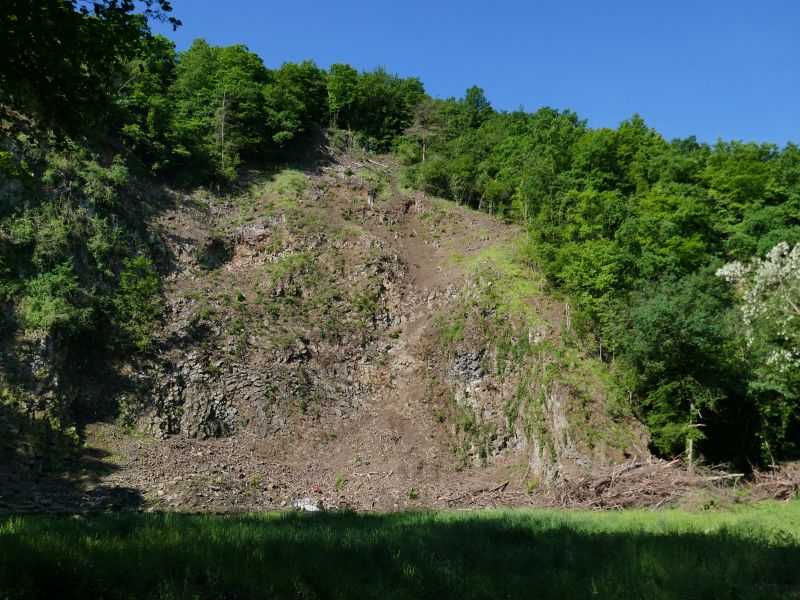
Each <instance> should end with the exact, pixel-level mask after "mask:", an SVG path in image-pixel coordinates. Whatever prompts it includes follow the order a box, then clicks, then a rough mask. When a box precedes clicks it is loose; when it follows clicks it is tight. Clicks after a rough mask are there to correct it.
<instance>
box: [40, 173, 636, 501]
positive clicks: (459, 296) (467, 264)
mask: <svg viewBox="0 0 800 600" xmlns="http://www.w3.org/2000/svg"><path fill="white" fill-rule="evenodd" d="M363 169H364V166H363V164H362V165H360V166H359V165H357V164H355V163H354V160H353V159H352V158H344V159H342V161H341V162H340V163H338V164H336V163H334V164H333V165H332V166H329V167H326V168H324V169H322V170H320V171H312V172H311V174H310V175H302V174H299V173H290V174H289V175H286V174H281V175H279V176H278V178H277V179H276V180H275V181H265V182H263V183H261V184H254V185H253V186H252V188H251V189H250V190H248V191H247V192H245V193H243V194H242V195H240V196H238V197H235V198H216V197H213V196H204V197H203V198H196V197H194V198H193V197H182V198H178V199H177V201H176V203H175V206H174V208H171V209H169V210H168V211H167V212H165V213H164V214H163V215H161V217H160V220H159V222H158V223H157V224H155V225H156V226H157V227H158V228H159V229H160V230H161V231H162V233H163V238H164V239H165V240H166V243H167V246H168V249H169V253H170V254H171V256H172V260H171V261H170V265H171V266H170V270H169V272H168V273H166V274H165V277H164V292H165V301H166V311H165V315H164V320H163V330H162V331H161V333H160V335H159V345H158V353H157V356H156V357H155V359H154V360H152V361H150V362H149V363H147V364H145V365H144V366H142V365H141V364H140V365H137V366H135V367H132V368H131V369H129V370H132V371H133V373H132V374H130V373H129V374H128V377H127V379H128V381H129V384H128V385H127V387H126V389H125V390H124V391H120V390H117V394H118V396H119V398H120V399H121V405H122V419H123V420H124V421H127V422H128V423H129V424H132V425H135V426H136V427H137V428H138V429H139V430H140V431H142V432H145V433H147V434H149V435H151V436H153V437H155V438H158V439H160V440H161V442H158V444H161V445H160V446H158V448H164V449H165V452H167V451H168V449H169V448H172V447H173V446H174V447H175V448H178V447H180V448H184V447H185V445H186V444H190V446H189V447H191V448H195V446H191V444H195V443H198V444H199V443H208V444H211V446H209V448H217V449H218V448H220V447H224V448H225V449H226V450H225V451H226V453H227V454H226V456H227V457H228V458H227V459H226V460H227V461H228V462H227V463H226V464H231V465H233V467H232V469H233V470H235V471H236V473H238V475H237V477H245V475H244V474H245V473H246V472H248V470H250V472H251V473H252V472H253V471H256V470H262V471H263V470H266V468H267V467H266V466H264V465H265V464H266V462H268V461H271V462H270V464H272V465H273V466H272V467H270V468H272V469H273V470H274V469H278V471H279V472H281V473H284V475H282V477H285V479H286V480H292V481H307V482H310V481H316V480H327V481H334V480H336V481H337V482H340V483H337V484H336V485H337V486H345V488H346V489H351V490H358V492H357V493H358V499H357V501H355V500H354V502H356V506H357V507H361V508H372V507H384V508H392V507H396V506H399V505H401V503H402V502H406V501H408V499H409V498H411V497H412V496H413V498H417V497H418V496H419V495H420V494H422V499H421V500H420V502H423V503H426V502H427V503H428V504H435V503H437V502H438V503H441V502H446V501H447V500H446V498H448V497H460V496H459V495H458V494H459V493H460V492H457V490H463V489H468V488H469V487H470V486H471V487H475V486H477V485H483V484H482V483H481V481H486V482H495V483H496V482H497V481H498V480H500V481H501V482H502V480H504V479H505V480H513V482H514V484H513V485H516V486H517V489H518V490H524V489H527V487H528V486H530V485H532V482H533V484H538V483H548V482H552V481H554V480H555V479H558V478H559V477H561V476H563V475H565V474H569V473H573V472H579V471H582V470H586V469H590V468H592V467H594V466H598V465H606V464H609V463H613V462H615V461H619V460H622V459H624V458H625V453H626V452H627V453H630V454H643V453H646V443H645V442H646V440H645V439H644V437H643V435H642V430H641V428H640V427H639V426H638V425H637V424H636V423H635V422H634V421H633V420H632V419H631V418H630V417H629V416H625V415H623V416H618V415H617V416H615V417H613V418H612V416H610V415H609V413H608V411H607V410H606V407H607V402H606V400H607V398H606V394H607V392H606V391H605V390H604V389H603V387H602V385H601V384H600V383H599V382H597V381H594V380H593V376H592V375H591V373H592V371H591V369H590V368H589V367H590V366H592V365H591V364H589V363H588V362H587V361H589V360H590V359H588V358H586V357H584V356H582V355H581V354H580V352H579V351H578V350H575V349H570V348H567V347H565V346H564V345H563V343H562V342H561V340H560V331H561V327H562V325H561V323H560V319H561V315H562V314H563V310H562V308H561V307H560V306H559V305H558V303H556V302H549V301H547V300H546V299H545V298H546V295H545V294H544V292H543V291H542V290H541V289H539V288H537V287H536V283H535V281H536V275H535V272H534V271H533V270H531V269H528V267H526V266H520V265H517V264H513V265H511V264H510V263H509V264H506V263H508V261H509V260H511V259H509V258H508V256H511V255H513V254H514V253H513V248H512V246H513V244H514V243H515V242H514V241H513V239H514V237H515V236H516V235H517V233H518V232H516V231H515V230H514V229H513V228H511V227H509V226H506V225H504V224H502V223H499V222H497V221H495V220H493V219H492V218H490V217H488V216H486V215H483V214H480V213H475V212H471V211H468V210H466V209H462V208H460V207H455V206H453V205H451V204H448V203H446V202H443V201H438V200H432V199H429V198H426V197H425V196H423V195H414V196H409V195H404V194H403V193H401V192H399V191H398V190H397V189H396V187H395V184H394V174H393V173H391V172H384V171H381V170H376V172H375V173H373V175H372V176H374V177H382V178H384V179H385V183H384V184H383V185H382V186H381V188H380V189H384V190H386V191H385V192H384V195H383V196H381V195H380V194H376V193H374V190H375V189H378V188H377V187H376V186H375V184H374V182H369V181H367V180H366V176H360V175H358V174H357V173H359V170H363ZM348 173H353V175H348ZM281 178H284V179H281ZM287 178H288V179H289V180H290V182H291V185H284V184H285V183H286V181H285V179H287ZM504 261H505V262H504ZM520 290H522V291H520ZM592 364H593V363H592ZM594 366H597V365H594ZM47 386H49V387H48V389H50V388H52V387H58V384H57V383H56V384H52V383H51V384H47ZM47 386H45V387H47ZM62 387H63V386H62ZM86 389H88V388H86ZM34 391H36V390H34ZM37 393H42V394H44V393H46V391H45V390H44V388H42V389H41V390H39V392H37ZM102 393H103V391H102V390H99V391H97V390H96V391H93V392H92V394H99V395H102ZM615 419H616V421H615ZM178 440H182V441H178ZM216 444H222V446H219V445H216ZM202 448H203V447H201V449H200V450H199V451H195V450H192V454H191V455H190V456H189V458H188V460H189V462H188V463H187V464H186V465H185V466H183V467H181V468H183V469H184V470H185V473H186V474H184V475H181V477H190V476H191V473H192V472H202V473H207V475H203V477H206V476H207V477H212V478H213V477H222V475H225V476H226V477H227V474H228V471H229V470H230V469H227V468H226V469H223V473H222V475H221V474H219V473H217V471H216V470H215V469H216V467H215V466H214V464H210V463H209V464H205V463H207V462H208V460H210V459H207V458H206V456H207V455H206V454H205V450H203V449H202ZM182 451H183V450H182ZM159 456H160V455H159ZM165 456H166V457H161V458H151V459H148V460H147V461H144V460H142V461H139V460H138V458H137V457H135V456H134V457H132V458H131V459H130V463H129V467H128V468H130V469H133V468H134V467H136V468H137V469H140V470H142V472H141V473H140V474H139V475H137V477H141V478H142V480H143V481H146V482H147V483H146V485H147V486H151V485H152V482H153V481H156V480H158V478H159V477H162V475H159V474H158V473H155V472H154V471H153V470H159V469H160V470H162V471H163V470H164V469H168V468H169V466H168V465H167V464H166V463H164V462H163V461H166V460H177V459H175V458H174V456H177V455H165ZM169 456H172V457H173V458H169ZM192 457H194V458H192ZM181 460H183V458H181ZM254 461H255V462H254ZM259 461H260V462H259ZM195 463H197V465H200V464H201V463H203V464H204V466H203V467H202V469H201V468H200V466H197V465H195ZM182 464H183V463H182ZM259 464H260V465H262V466H260V467H259V466H257V465H259ZM137 465H138V466H137ZM276 465H277V466H276ZM231 472H232V471H231ZM215 473H216V474H215ZM248 476H249V475H248ZM121 477H122V479H123V480H124V473H123V475H122V476H121ZM354 479H357V480H358V485H357V486H356V485H355V483H353V481H352V480H354ZM348 481H349V482H350V483H347V482H348ZM341 482H344V483H341ZM142 485H145V484H142ZM492 485H494V484H492ZM492 485H489V483H486V486H488V487H489V488H491V487H492ZM387 486H388V487H387ZM512 487H513V486H512ZM159 489H160V488H159ZM504 489H505V488H504ZM403 490H405V491H403ZM434 490H436V491H434ZM215 493H216V492H215ZM353 493H356V492H355V491H353ZM521 493H524V492H521ZM176 494H177V492H176ZM176 494H173V496H174V497H178V496H177V495H176ZM264 494H265V495H266V496H265V497H267V496H268V497H269V498H270V502H273V501H275V502H278V495H277V494H274V493H273V490H272V489H269V490H265V491H264ZM309 494H311V495H314V496H315V497H316V492H314V490H309V489H307V490H305V495H309ZM433 494H437V495H436V496H435V497H434V496H433ZM282 501H284V502H288V500H286V499H284V500H282ZM342 501H343V500H342ZM192 502H195V503H197V505H203V506H206V505H208V506H212V504H213V503H212V504H209V503H208V501H207V500H206V499H203V500H198V499H197V498H194V499H193V500H192ZM338 502H339V501H337V503H338ZM193 505H194V504H193Z"/></svg>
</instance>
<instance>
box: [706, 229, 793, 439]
mask: <svg viewBox="0 0 800 600" xmlns="http://www.w3.org/2000/svg"><path fill="white" fill-rule="evenodd" d="M717 275H718V276H720V277H724V278H725V279H726V280H727V281H729V282H730V283H731V284H733V285H734V289H735V290H736V293H737V296H738V299H739V302H740V306H741V316H742V325H743V329H744V335H745V339H746V342H747V347H748V349H749V351H750V354H751V357H752V358H753V360H754V361H755V363H756V364H755V370H756V372H757V374H758V378H757V379H756V380H755V381H754V382H753V383H752V385H751V388H752V390H751V391H752V392H754V393H755V394H756V395H757V396H758V402H759V405H758V407H759V411H760V412H761V414H762V416H763V417H764V418H765V423H764V425H765V429H764V431H763V434H762V437H763V442H764V444H765V450H767V452H768V453H769V454H771V453H772V452H771V448H770V439H769V438H772V439H773V440H774V441H775V442H777V443H781V444H790V445H791V443H792V440H790V439H786V434H787V433H788V431H789V429H790V428H791V427H792V424H793V423H795V424H796V423H797V421H798V420H800V415H798V408H800V406H798V401H800V243H798V244H795V246H794V248H792V247H790V246H789V244H787V243H786V242H781V243H780V244H778V245H776V246H775V247H774V248H772V250H770V251H769V252H768V253H767V255H766V256H765V257H764V258H756V259H754V260H752V261H750V262H749V263H742V262H738V261H737V262H732V263H728V264H727V265H725V266H724V267H722V268H721V269H719V270H718V271H717Z"/></svg>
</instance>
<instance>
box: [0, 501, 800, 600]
mask: <svg viewBox="0 0 800 600" xmlns="http://www.w3.org/2000/svg"><path fill="white" fill-rule="evenodd" d="M590 597H598V598H681V599H687V598H800V502H796V501H795V502H792V503H785V504H776V503H764V504H760V505H756V506H750V507H741V508H734V509H730V510H727V511H719V512H717V511H702V512H696V513H689V512H683V511H673V510H660V511H628V512H602V513H601V512H578V511H551V510H535V511H528V510H487V511H482V512H468V513H458V512H405V513H392V514H356V513H347V512H343V513H321V514H300V513H293V512H283V513H266V514H258V515H239V516H218V515H189V514H178V513H168V514H135V513H129V514H108V515H103V516H96V517H69V516H67V517H46V516H4V517H0V598H4V599H5V598H47V599H50V598H382V599H383V598H460V599H463V598H515V599H518V598H590Z"/></svg>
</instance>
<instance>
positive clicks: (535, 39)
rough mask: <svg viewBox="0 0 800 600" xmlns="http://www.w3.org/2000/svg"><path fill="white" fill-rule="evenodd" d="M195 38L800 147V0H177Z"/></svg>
mask: <svg viewBox="0 0 800 600" xmlns="http://www.w3.org/2000/svg"><path fill="white" fill-rule="evenodd" d="M172 5H173V8H174V15H175V16H176V17H178V18H180V19H181V20H182V21H183V27H181V28H180V29H179V30H178V31H177V32H175V33H172V32H171V31H170V30H169V29H167V28H163V27H156V28H155V29H156V30H158V31H161V32H162V33H164V34H165V35H167V36H168V37H170V38H172V39H173V40H175V42H176V43H177V46H178V49H179V50H181V49H185V48H186V47H187V46H188V45H189V44H190V43H191V42H192V40H193V39H194V38H196V37H202V38H205V39H206V40H207V41H208V42H209V43H211V44H216V45H228V44H237V43H238V44H245V45H246V46H248V47H249V48H250V50H252V51H253V52H256V53H257V54H259V55H260V56H261V57H262V58H263V59H264V62H265V63H266V65H267V66H268V67H277V66H279V65H280V64H281V63H283V62H286V61H299V60H303V59H306V58H312V59H314V60H315V61H316V62H317V64H319V65H320V66H323V67H328V66H329V65H330V64H332V63H337V62H345V63H349V64H351V65H353V66H354V67H356V68H358V69H372V68H374V67H376V66H379V65H382V66H385V67H386V68H387V70H388V71H390V72H392V73H397V74H399V75H401V76H409V75H415V76H418V77H420V78H421V79H422V81H423V83H424V84H425V89H426V90H427V91H428V93H429V94H431V95H433V96H439V97H441V98H446V97H450V96H461V95H463V93H464V90H465V89H466V88H467V87H469V86H471V85H473V84H477V85H479V86H480V87H482V88H484V90H486V95H487V97H488V98H489V100H490V101H491V102H492V104H493V106H494V107H495V108H498V109H505V110H514V109H516V108H519V107H520V106H523V107H524V108H525V109H526V110H536V109H537V108H539V107H541V106H552V107H554V108H569V109H572V110H574V111H575V112H577V113H578V114H579V115H580V116H581V117H582V118H586V119H588V120H589V125H590V126H592V127H603V126H609V127H616V126H617V125H618V124H619V122H620V121H622V120H624V119H626V118H628V117H629V116H631V115H632V114H633V113H637V112H638V113H639V114H640V115H642V117H643V118H644V119H645V121H646V122H647V123H648V124H649V125H651V126H653V127H655V128H656V129H658V130H659V131H660V132H661V133H663V134H664V135H665V136H666V137H667V138H673V137H686V136H688V135H692V134H694V135H697V137H698V138H699V139H701V140H703V141H708V142H713V141H716V139H717V138H719V137H721V138H723V139H741V140H745V141H751V140H754V141H759V142H767V141H768V142H775V143H777V144H780V145H783V144H784V143H785V142H786V141H795V142H800V0H638V1H634V0H605V1H602V2H601V1H599V0H598V1H592V0H572V1H567V0H561V1H556V0H551V1H549V2H544V1H541V0H529V1H527V2H525V1H502V0H497V1H494V2H492V1H481V2H476V1H473V0H462V1H460V2H458V1H452V0H442V1H439V0H427V1H420V0H405V1H400V2H397V1H395V2H384V1H381V0H372V1H369V2H368V1H355V0H353V1H351V0H342V1H338V2H337V1H335V0H334V1H321V0H306V1H304V0H294V1H290V2H270V1H263V0H262V1H259V0H228V1H227V2H221V1H218V0H215V1H212V0H172Z"/></svg>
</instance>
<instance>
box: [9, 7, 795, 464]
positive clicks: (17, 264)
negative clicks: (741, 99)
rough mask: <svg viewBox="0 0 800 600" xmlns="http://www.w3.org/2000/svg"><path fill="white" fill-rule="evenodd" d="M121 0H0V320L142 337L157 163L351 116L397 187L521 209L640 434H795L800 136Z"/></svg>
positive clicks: (273, 141)
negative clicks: (433, 78) (213, 39)
mask: <svg viewBox="0 0 800 600" xmlns="http://www.w3.org/2000/svg"><path fill="white" fill-rule="evenodd" d="M136 4H138V3H134V2H131V1H127V0H105V1H103V2H95V3H91V5H88V4H86V3H83V2H77V1H75V0H72V1H64V0H43V1H42V2H37V3H35V5H32V4H31V3H29V2H22V1H18V0H11V2H10V3H8V6H7V7H6V9H5V10H4V12H3V14H2V15H0V30H2V31H3V32H5V34H4V35H5V37H6V39H5V45H4V47H5V52H4V55H3V56H2V57H0V104H2V113H0V130H1V131H2V140H1V141H0V303H2V304H1V305H0V327H2V332H3V333H2V335H3V337H4V338H5V339H12V338H13V336H14V335H15V332H19V331H24V330H39V331H44V332H47V333H48V335H49V336H50V337H51V338H52V339H53V340H55V343H56V344H57V345H58V346H59V348H62V349H63V350H64V351H65V352H68V351H69V350H70V349H72V350H73V352H71V354H72V355H74V356H75V357H74V358H73V359H72V360H73V362H74V364H75V368H78V369H80V368H89V366H88V365H89V364H90V362H91V361H89V360H88V350H81V351H77V350H78V349H86V348H92V349H94V350H93V352H95V353H97V354H98V355H117V356H122V355H128V356H130V355H141V356H147V354H148V352H150V351H151V347H150V344H151V342H150V339H151V332H152V331H153V329H154V328H155V327H157V325H158V320H159V316H160V310H161V304H160V301H159V275H158V273H159V269H158V266H159V260H160V257H159V255H158V249H157V245H156V244H155V243H154V241H153V239H152V237H151V236H150V235H149V232H148V231H147V230H146V227H145V226H144V215H146V214H147V211H148V203H149V202H150V201H151V198H152V197H153V195H154V194H155V193H156V191H155V190H156V188H157V186H158V185H169V186H177V187H184V188H190V187H193V186H206V187H209V188H211V189H216V190H218V189H225V188H230V187H232V186H236V185H237V183H238V182H239V181H240V179H241V178H243V177H245V176H246V174H247V171H248V168H249V167H251V166H252V165H256V164H260V163H264V162H269V161H286V160H288V158H287V157H292V156H296V155H299V154H301V153H302V152H303V151H304V149H306V148H307V147H308V145H309V144H310V143H313V142H314V140H315V139H316V137H317V136H318V134H319V132H320V131H321V130H325V129H330V130H332V131H334V132H337V131H347V132H350V135H351V136H354V137H355V139H356V140H357V143H358V144H359V145H360V147H361V148H362V149H364V150H365V151H369V152H393V153H394V154H395V155H396V156H397V158H398V160H399V161H400V162H401V164H402V165H403V166H404V175H403V176H404V183H405V185H407V186H408V187H411V188H417V189H421V190H424V191H426V192H429V193H432V194H435V195H438V196H441V197H444V198H447V199H449V200H452V201H453V202H458V203H461V204H467V205H469V206H472V207H474V208H475V209H476V210H482V211H486V212H489V213H492V214H495V215H498V216H500V217H502V218H503V219H505V220H507V221H509V222H514V223H518V224H520V225H521V226H523V227H524V228H525V230H526V231H527V233H528V244H527V245H526V246H525V256H524V257H523V258H524V260H525V262H526V264H528V265H529V266H530V268H531V269H539V270H541V271H542V272H543V273H544V274H545V275H546V277H547V279H548V282H549V284H550V286H551V291H552V293H553V294H555V295H558V296H560V297H563V298H564V299H565V300H566V301H567V302H568V306H569V307H570V320H571V323H572V334H571V335H574V337H575V340H574V343H575V344H580V345H581V346H582V347H584V348H587V351H588V352H593V353H596V355H597V356H598V357H600V358H601V359H602V360H603V361H604V362H605V363H606V365H607V366H608V368H609V369H610V370H613V373H614V377H615V380H616V382H617V383H616V385H617V387H618V392H619V395H620V397H621V398H623V399H625V400H626V401H627V402H629V403H630V404H631V406H632V407H633V409H634V410H635V412H636V414H637V415H638V416H639V417H640V418H641V419H642V420H643V421H644V422H645V423H646V424H647V426H648V428H649V430H650V433H651V439H652V446H653V449H654V450H655V451H656V452H658V453H659V454H661V455H663V456H677V455H680V454H682V453H684V452H685V451H686V448H687V443H689V442H691V443H692V445H693V447H694V448H695V449H696V451H699V452H700V453H702V454H703V455H705V456H706V457H707V458H708V460H713V461H726V462H734V461H737V462H740V463H744V462H746V461H752V462H754V463H755V462H763V463H773V462H775V461H778V460H781V459H785V458H790V457H796V456H797V454H798V452H800V410H798V409H800V147H798V146H796V145H794V144H787V145H786V146H784V147H782V148H781V147H777V146H775V145H771V144H756V143H746V142H742V141H719V142H717V143H715V144H711V145H710V144H706V143H701V142H698V141H697V140H696V139H694V138H688V139H675V140H667V139H665V138H664V137H663V136H662V135H660V134H659V133H658V132H657V131H655V130H653V129H652V128H650V127H648V126H647V125H646V123H645V122H644V120H643V119H642V118H640V117H639V116H637V115H634V116H632V117H631V118H630V119H628V120H626V121H625V122H623V123H621V124H620V125H619V127H617V128H616V129H606V128H599V129H593V128H591V127H589V126H588V124H587V122H586V121H585V120H583V119H581V118H580V117H579V116H578V115H577V114H575V113H573V112H571V111H569V110H558V109H553V108H542V109H540V110H537V111H535V112H526V111H523V110H519V111H515V112H505V111H498V110H495V109H494V108H493V107H492V106H491V104H490V102H489V101H488V100H487V98H486V95H485V93H484V91H483V90H482V89H480V88H479V87H477V86H474V87H471V88H470V89H468V90H466V92H465V94H464V96H463V97H461V98H458V99H457V98H448V99H439V98H432V97H430V96H429V95H428V94H426V92H425V89H424V87H423V84H422V82H421V81H420V80H419V79H417V78H413V77H412V78H402V77H398V76H396V75H393V74H391V73H390V72H389V71H387V70H386V69H384V68H377V69H375V70H372V71H366V72H359V71H358V70H357V69H355V68H353V67H351V66H349V65H346V64H333V65H331V66H330V67H329V68H327V69H325V68H321V67H319V66H318V65H316V64H315V63H314V62H313V61H311V60H308V61H305V62H302V63H285V64H283V65H282V66H281V67H279V68H276V69H269V68H267V67H266V66H265V64H264V61H263V60H262V58H261V57H259V56H257V55H256V54H254V53H252V52H250V51H249V50H248V49H247V47H245V46H243V45H235V46H228V47H216V46H212V45H209V44H208V43H207V42H205V41H203V40H196V41H195V42H194V43H193V44H192V45H191V46H190V47H189V48H188V49H186V50H184V51H181V52H176V49H175V46H174V44H173V43H172V42H170V41H169V40H168V39H166V38H165V37H162V36H158V35H154V34H152V33H151V31H150V29H149V26H148V19H159V20H169V19H170V18H171V17H170V14H171V11H170V6H169V3H168V2H166V1H164V0H149V1H147V2H145V3H144V6H145V9H146V11H145V12H144V13H141V12H137V11H136V10H135V8H136ZM173 22H174V24H175V25H176V26H177V25H178V22H177V21H174V20H173ZM76 351H77V352H76ZM0 394H3V400H4V401H7V400H9V401H10V398H9V397H8V392H7V391H3V392H0Z"/></svg>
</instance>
